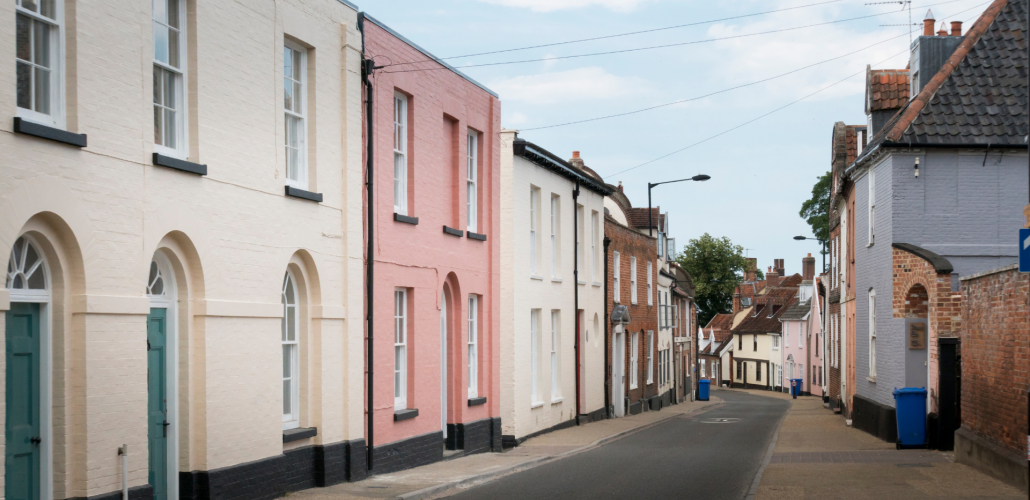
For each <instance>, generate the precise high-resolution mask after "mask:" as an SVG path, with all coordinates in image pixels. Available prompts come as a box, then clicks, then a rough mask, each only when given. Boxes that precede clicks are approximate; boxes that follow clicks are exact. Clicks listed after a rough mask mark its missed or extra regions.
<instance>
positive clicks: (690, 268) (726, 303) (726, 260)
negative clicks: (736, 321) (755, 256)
mask: <svg viewBox="0 0 1030 500" xmlns="http://www.w3.org/2000/svg"><path fill="white" fill-rule="evenodd" d="M676 262H677V263H678V264H679V265H680V266H683V269H685V270H686V271H687V272H688V273H690V277H691V278H692V280H693V282H694V301H695V302H696V303H697V308H698V315H697V321H698V325H699V326H702V327H703V326H704V325H707V324H708V322H709V321H711V320H712V318H713V317H715V315H716V314H720V313H728V312H731V311H732V309H733V290H734V289H735V288H736V287H737V285H738V284H739V283H740V282H741V280H742V279H743V277H744V272H745V269H746V266H747V260H746V259H745V258H744V248H743V247H741V246H740V245H734V244H733V242H732V241H730V239H729V238H727V237H725V236H723V237H722V238H716V237H713V236H711V235H709V234H708V233H705V234H704V236H701V237H700V238H698V239H695V240H690V242H689V243H687V245H686V246H685V247H683V253H681V254H679V255H678V256H677V257H676Z"/></svg>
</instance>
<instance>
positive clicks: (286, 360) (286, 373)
mask: <svg viewBox="0 0 1030 500" xmlns="http://www.w3.org/2000/svg"><path fill="white" fill-rule="evenodd" d="M292 347H293V346H291V345H284V346H283V378H290V373H291V370H290V362H291V361H293V357H292V356H290V350H291V349H292Z"/></svg>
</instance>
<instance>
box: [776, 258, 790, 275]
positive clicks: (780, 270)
mask: <svg viewBox="0 0 1030 500" xmlns="http://www.w3.org/2000/svg"><path fill="white" fill-rule="evenodd" d="M773 266H774V267H773V271H776V274H777V275H779V276H786V275H787V267H786V266H784V265H783V259H773Z"/></svg>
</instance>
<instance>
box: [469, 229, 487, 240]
mask: <svg viewBox="0 0 1030 500" xmlns="http://www.w3.org/2000/svg"><path fill="white" fill-rule="evenodd" d="M467 235H468V237H469V239H471V240H479V241H486V235H485V234H479V233H473V232H472V231H469V232H468V233H467Z"/></svg>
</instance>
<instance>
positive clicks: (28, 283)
mask: <svg viewBox="0 0 1030 500" xmlns="http://www.w3.org/2000/svg"><path fill="white" fill-rule="evenodd" d="M5 286H6V287H7V289H8V290H39V291H45V290H46V289H47V278H46V266H44V264H43V257H42V254H41V253H40V252H39V250H37V249H36V247H35V246H34V245H33V244H32V242H30V241H29V240H27V239H25V237H24V236H22V237H21V238H18V240H17V241H15V242H14V248H12V249H11V258H10V260H9V261H8V262H7V283H6V285H5Z"/></svg>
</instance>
